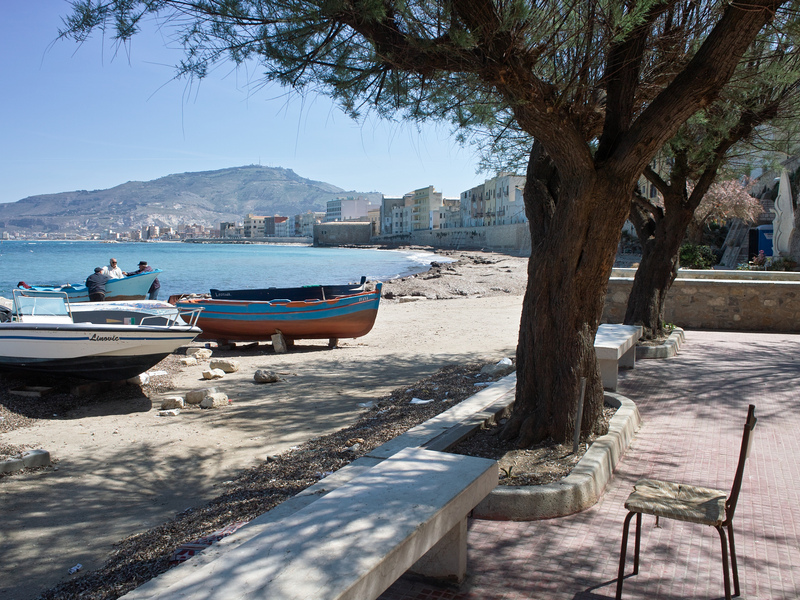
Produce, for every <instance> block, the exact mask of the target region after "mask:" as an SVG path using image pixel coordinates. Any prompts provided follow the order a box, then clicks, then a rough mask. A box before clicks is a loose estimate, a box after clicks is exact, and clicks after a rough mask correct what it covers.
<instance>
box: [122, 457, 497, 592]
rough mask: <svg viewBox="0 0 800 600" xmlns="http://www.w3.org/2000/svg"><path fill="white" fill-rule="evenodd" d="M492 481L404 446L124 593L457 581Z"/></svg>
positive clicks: (472, 464)
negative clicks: (245, 534)
mask: <svg viewBox="0 0 800 600" xmlns="http://www.w3.org/2000/svg"><path fill="white" fill-rule="evenodd" d="M497 480H498V467H497V463H496V462H495V461H493V460H488V459H483V458H476V457H471V456H460V455H455V454H447V453H443V452H437V451H432V450H425V449H421V448H406V449H404V450H401V451H400V452H397V453H396V454H394V455H393V456H391V457H389V458H387V459H386V460H384V461H382V462H380V463H378V464H377V465H375V466H373V467H371V468H369V469H367V470H365V471H364V472H362V473H361V474H359V475H358V476H357V477H355V478H354V479H352V480H350V481H349V482H348V483H346V484H344V485H342V486H341V487H338V488H336V489H334V490H333V491H331V492H329V493H327V494H326V495H324V496H321V497H320V498H318V499H316V500H314V501H313V502H311V503H310V504H308V505H306V506H305V507H304V508H302V509H300V510H297V511H295V512H293V513H292V514H289V515H287V516H285V517H284V518H282V519H280V520H276V521H273V522H269V523H267V524H265V525H264V526H263V527H261V528H260V529H259V530H258V533H257V534H255V535H253V536H252V537H250V538H249V539H247V540H246V541H244V542H242V543H241V544H239V545H236V546H232V547H229V548H227V549H226V550H225V551H224V552H220V553H218V555H217V556H216V557H215V558H213V559H212V560H209V557H206V559H205V560H203V559H201V560H200V561H197V562H195V559H191V560H189V561H188V562H186V563H185V564H183V565H181V566H179V567H176V568H175V569H173V570H171V571H168V572H167V573H164V574H163V575H162V576H160V577H158V578H156V579H154V580H152V581H150V582H148V583H146V584H145V585H143V586H141V587H139V588H138V589H136V590H134V591H133V592H131V593H130V594H128V595H127V596H125V597H126V598H128V597H130V598H160V599H164V600H166V599H170V600H172V599H176V598H191V599H193V600H212V599H214V600H222V599H229V598H237V599H241V600H243V599H255V598H269V599H270V600H333V599H336V600H369V599H374V598H377V597H378V596H379V595H380V594H381V593H382V592H383V591H384V590H386V589H387V588H388V587H389V586H390V585H391V584H392V583H394V581H395V580H397V579H398V578H399V577H400V576H401V575H402V574H403V573H405V572H406V571H407V570H409V569H410V570H411V571H413V572H416V573H419V574H421V575H424V576H428V577H435V578H438V579H448V580H452V581H461V580H462V579H463V578H464V576H465V574H466V552H467V545H466V544H467V515H468V514H469V512H470V511H471V510H472V509H473V507H475V505H477V504H478V502H480V501H481V500H482V499H483V498H484V497H485V496H486V495H487V494H488V493H489V492H490V491H491V490H492V489H493V488H494V487H495V486H496V485H497ZM245 529H246V527H245ZM212 548H213V547H212ZM209 550H210V549H209ZM206 552H208V550H207V551H206ZM206 552H203V553H202V554H206ZM202 554H201V555H200V556H202ZM195 558H199V557H195Z"/></svg>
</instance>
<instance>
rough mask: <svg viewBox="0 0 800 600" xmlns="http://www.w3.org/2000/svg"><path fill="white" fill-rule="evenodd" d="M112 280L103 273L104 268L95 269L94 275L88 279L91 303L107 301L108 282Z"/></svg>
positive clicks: (87, 284)
mask: <svg viewBox="0 0 800 600" xmlns="http://www.w3.org/2000/svg"><path fill="white" fill-rule="evenodd" d="M109 279H111V278H110V277H109V276H108V275H106V274H104V273H103V267H95V268H94V273H92V274H91V275H89V277H87V278H86V288H87V290H88V291H89V302H102V301H103V300H105V299H106V281H108V280H109Z"/></svg>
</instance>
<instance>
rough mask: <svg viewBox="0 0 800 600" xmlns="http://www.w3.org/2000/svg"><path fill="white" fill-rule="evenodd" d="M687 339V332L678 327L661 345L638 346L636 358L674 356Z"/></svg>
mask: <svg viewBox="0 0 800 600" xmlns="http://www.w3.org/2000/svg"><path fill="white" fill-rule="evenodd" d="M685 341H686V334H685V333H684V331H683V329H681V328H680V327H676V328H675V329H673V330H672V333H670V334H669V337H668V338H667V339H666V341H665V342H664V343H663V344H661V345H660V346H636V358H637V359H639V358H644V359H648V358H672V357H673V356H675V355H676V354H677V353H678V352H679V351H680V349H681V345H682V344H683V342H685Z"/></svg>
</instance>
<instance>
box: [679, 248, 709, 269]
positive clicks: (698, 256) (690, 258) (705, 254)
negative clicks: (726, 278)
mask: <svg viewBox="0 0 800 600" xmlns="http://www.w3.org/2000/svg"><path fill="white" fill-rule="evenodd" d="M715 264H717V257H716V256H715V255H714V251H713V250H711V247H710V246H698V245H697V244H684V245H683V246H681V266H682V267H683V268H685V269H710V268H711V267H713V266H714V265H715Z"/></svg>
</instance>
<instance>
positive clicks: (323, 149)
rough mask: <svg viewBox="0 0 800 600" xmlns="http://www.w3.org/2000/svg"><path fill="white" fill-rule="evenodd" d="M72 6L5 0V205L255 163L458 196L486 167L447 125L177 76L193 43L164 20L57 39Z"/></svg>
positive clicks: (1, 72)
mask: <svg viewBox="0 0 800 600" xmlns="http://www.w3.org/2000/svg"><path fill="white" fill-rule="evenodd" d="M69 12H70V6H69V3H68V2H67V0H26V1H24V2H18V1H11V2H9V1H6V2H3V11H2V13H0V14H2V18H1V19H0V55H2V57H3V61H2V64H1V65H0V85H1V86H2V92H0V114H1V115H2V144H0V202H14V201H17V200H21V199H23V198H26V197H28V196H35V195H39V194H49V193H58V192H68V191H74V190H96V189H106V188H110V187H114V186H116V185H119V184H122V183H125V182H127V181H149V180H152V179H157V178H159V177H163V176H165V175H169V174H172V173H184V172H193V171H209V170H216V169H224V168H228V167H237V166H243V165H251V164H261V165H264V166H268V167H283V168H287V169H292V170H293V171H294V172H295V173H297V174H298V175H300V176H301V177H306V178H308V179H313V180H318V181H324V182H326V183H330V184H333V185H336V186H338V187H340V188H342V189H345V190H355V191H359V192H370V191H378V192H382V193H384V194H385V195H387V196H401V195H402V194H404V193H406V192H410V191H413V190H415V189H418V188H423V187H427V186H429V185H433V186H434V187H435V188H436V190H437V191H440V192H442V193H443V194H444V196H445V197H446V198H456V197H458V196H459V195H460V193H461V192H463V191H466V190H468V189H470V188H471V187H474V186H476V185H478V184H479V183H482V182H483V181H484V180H485V179H486V178H487V177H488V175H487V174H485V173H482V174H477V173H476V170H477V158H476V156H475V154H474V152H473V151H472V149H470V148H462V147H460V146H459V145H458V144H457V143H456V142H455V139H454V138H453V136H452V135H451V134H450V130H449V128H448V126H447V125H438V126H437V125H433V124H431V125H426V126H424V128H423V129H422V130H418V129H417V128H416V126H413V125H409V124H398V123H389V122H386V121H379V120H377V118H374V117H373V118H368V119H367V120H366V121H365V122H363V123H357V122H355V121H353V120H351V119H350V118H349V117H347V116H346V115H345V114H344V113H343V112H341V111H340V110H339V109H338V108H337V107H336V106H335V105H333V104H332V102H331V101H330V100H328V99H327V98H324V97H320V96H316V97H315V96H307V97H301V96H299V95H298V94H296V93H293V92H290V91H287V90H284V89H281V88H279V87H276V86H271V87H268V88H267V87H264V86H261V85H259V83H260V82H259V77H258V75H259V73H258V71H257V70H253V69H251V70H250V71H248V70H246V69H236V68H235V67H234V66H233V64H232V63H226V64H224V65H223V66H222V67H220V68H218V69H216V70H215V71H214V72H213V73H212V74H211V75H210V76H209V77H208V78H206V79H204V80H202V81H201V82H200V83H199V85H198V82H196V81H195V82H190V81H187V80H185V79H181V80H176V79H175V78H174V75H175V65H176V64H177V63H178V61H179V60H180V59H181V58H182V56H183V53H182V50H181V49H180V48H179V47H177V46H176V45H175V44H174V43H173V42H172V41H171V39H170V38H169V33H168V32H165V31H159V30H158V28H157V27H156V26H155V24H154V23H153V24H152V26H151V27H150V28H149V30H148V31H146V32H144V33H142V34H140V35H138V36H136V37H134V38H133V40H132V42H131V45H130V46H129V47H128V48H126V49H124V50H122V51H119V50H118V49H116V48H115V46H114V44H113V43H112V41H111V40H110V39H108V38H106V39H103V38H102V35H101V34H100V33H97V34H96V35H94V36H93V38H92V39H90V40H88V41H87V42H86V43H84V44H82V45H78V44H77V43H75V42H73V41H69V40H57V36H58V29H59V27H61V26H62V21H61V19H62V17H64V16H65V15H67V14H69Z"/></svg>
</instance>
